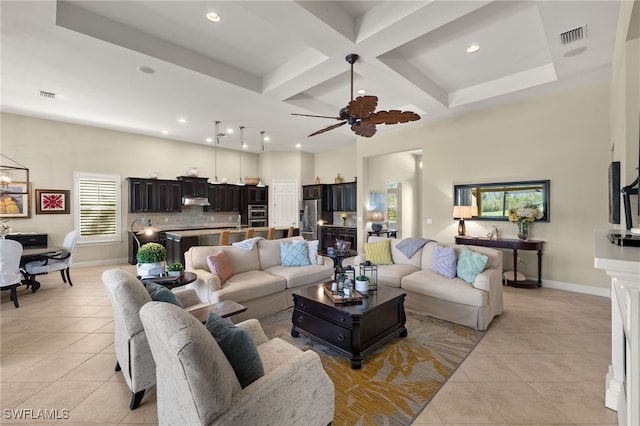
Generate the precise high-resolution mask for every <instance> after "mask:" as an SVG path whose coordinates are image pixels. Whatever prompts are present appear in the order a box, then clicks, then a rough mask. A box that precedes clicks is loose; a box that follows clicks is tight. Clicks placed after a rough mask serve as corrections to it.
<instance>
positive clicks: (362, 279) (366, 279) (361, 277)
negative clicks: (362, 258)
mask: <svg viewBox="0 0 640 426" xmlns="http://www.w3.org/2000/svg"><path fill="white" fill-rule="evenodd" d="M356 281H369V278H368V277H367V276H365V275H358V276H357V277H356Z"/></svg>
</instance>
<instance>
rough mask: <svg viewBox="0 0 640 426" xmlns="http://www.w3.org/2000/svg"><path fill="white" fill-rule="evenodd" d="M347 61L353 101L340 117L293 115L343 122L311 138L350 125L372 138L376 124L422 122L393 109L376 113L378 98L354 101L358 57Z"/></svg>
mask: <svg viewBox="0 0 640 426" xmlns="http://www.w3.org/2000/svg"><path fill="white" fill-rule="evenodd" d="M345 59H346V60H347V62H348V63H349V64H351V101H350V102H349V103H348V104H347V106H346V107H344V108H342V109H341V110H340V113H339V114H338V117H329V116H325V115H309V114H295V113H292V114H291V115H300V116H303V117H319V118H332V119H335V120H341V122H340V123H338V124H333V125H331V126H329V127H325V128H324V129H320V130H318V131H317V132H313V133H311V134H310V135H309V137H311V136H315V135H319V134H320V133H324V132H327V131H329V130H333V129H335V128H338V127H340V126H344V125H345V124H347V123H349V125H350V126H351V130H353V131H354V133H355V134H356V135H358V136H363V137H365V138H370V137H371V136H373V135H375V134H376V131H377V129H376V124H397V123H407V122H409V121H416V120H420V116H419V115H418V114H416V113H415V112H412V111H400V110H397V109H392V110H389V111H378V112H374V111H375V110H376V106H378V97H377V96H358V97H357V98H355V99H354V98H353V64H354V63H355V62H356V61H357V60H358V55H356V54H355V53H351V54H349V55H347V56H346V58H345Z"/></svg>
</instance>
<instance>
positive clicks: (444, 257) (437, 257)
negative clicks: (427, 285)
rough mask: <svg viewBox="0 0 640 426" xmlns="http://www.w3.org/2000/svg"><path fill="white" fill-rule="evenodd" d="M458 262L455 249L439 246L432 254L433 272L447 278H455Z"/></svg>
mask: <svg viewBox="0 0 640 426" xmlns="http://www.w3.org/2000/svg"><path fill="white" fill-rule="evenodd" d="M457 260H458V257H457V256H456V249H455V248H453V247H446V246H441V245H437V246H435V247H434V248H433V252H432V253H431V270H432V271H433V272H437V273H438V274H440V275H442V276H443V277H445V278H449V279H451V278H455V277H456V261H457Z"/></svg>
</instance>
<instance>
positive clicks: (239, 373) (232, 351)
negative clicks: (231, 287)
mask: <svg viewBox="0 0 640 426" xmlns="http://www.w3.org/2000/svg"><path fill="white" fill-rule="evenodd" d="M205 327H207V330H209V332H210V333H211V335H212V336H213V338H214V339H216V342H218V346H220V349H222V352H224V355H225V356H226V357H227V359H228V360H229V363H230V364H231V367H233V371H234V372H235V373H236V377H238V381H239V382H240V386H242V387H243V388H245V387H247V386H249V385H250V384H251V383H253V382H254V381H256V380H258V379H259V378H260V377H262V376H264V367H263V366H262V359H260V353H259V352H258V348H256V345H255V344H254V343H253V339H251V336H250V335H249V333H247V331H246V330H243V329H242V328H240V327H238V326H236V325H234V324H232V323H230V322H229V321H227V320H226V319H224V318H222V317H221V316H219V315H216V314H214V313H213V312H211V313H209V317H208V318H207V322H206V323H205Z"/></svg>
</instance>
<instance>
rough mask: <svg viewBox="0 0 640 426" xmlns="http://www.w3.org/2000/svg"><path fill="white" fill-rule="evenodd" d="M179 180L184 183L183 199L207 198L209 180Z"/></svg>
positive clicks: (183, 178)
mask: <svg viewBox="0 0 640 426" xmlns="http://www.w3.org/2000/svg"><path fill="white" fill-rule="evenodd" d="M178 180H179V181H180V182H182V196H183V197H204V198H206V197H207V195H208V187H209V182H208V181H209V178H197V177H190V176H178Z"/></svg>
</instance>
